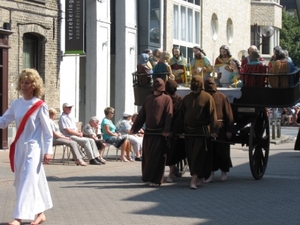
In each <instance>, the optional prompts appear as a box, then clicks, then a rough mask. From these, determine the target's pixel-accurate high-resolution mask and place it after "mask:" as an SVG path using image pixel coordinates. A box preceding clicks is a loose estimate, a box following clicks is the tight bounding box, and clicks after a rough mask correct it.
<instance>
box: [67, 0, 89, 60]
mask: <svg viewBox="0 0 300 225" xmlns="http://www.w3.org/2000/svg"><path fill="white" fill-rule="evenodd" d="M84 2H85V1H84V0H66V18H65V23H66V30H65V32H66V38H65V54H85V51H84Z"/></svg>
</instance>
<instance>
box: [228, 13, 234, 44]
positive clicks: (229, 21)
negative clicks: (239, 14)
mask: <svg viewBox="0 0 300 225" xmlns="http://www.w3.org/2000/svg"><path fill="white" fill-rule="evenodd" d="M232 37H233V24H232V20H231V19H228V20H227V41H228V43H229V44H231V43H232Z"/></svg>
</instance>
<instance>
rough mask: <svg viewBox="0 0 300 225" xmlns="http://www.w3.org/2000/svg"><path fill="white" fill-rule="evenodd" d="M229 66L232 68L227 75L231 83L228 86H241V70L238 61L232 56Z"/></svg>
mask: <svg viewBox="0 0 300 225" xmlns="http://www.w3.org/2000/svg"><path fill="white" fill-rule="evenodd" d="M229 64H230V68H231V69H232V70H233V71H232V73H231V74H230V77H229V83H231V85H230V87H235V88H236V87H242V86H243V81H242V80H241V75H240V72H241V70H242V68H241V65H240V62H239V61H238V60H237V59H235V58H233V59H231V60H230V62H229Z"/></svg>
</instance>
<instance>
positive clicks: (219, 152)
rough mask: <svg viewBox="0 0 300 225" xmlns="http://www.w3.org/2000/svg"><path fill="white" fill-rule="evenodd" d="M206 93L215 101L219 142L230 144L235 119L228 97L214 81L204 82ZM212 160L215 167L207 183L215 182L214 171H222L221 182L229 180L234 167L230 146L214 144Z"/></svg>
mask: <svg viewBox="0 0 300 225" xmlns="http://www.w3.org/2000/svg"><path fill="white" fill-rule="evenodd" d="M204 88H205V91H206V92H208V93H209V94H211V96H212V97H213V99H214V101H215V105H216V111H217V118H218V128H219V133H218V138H217V140H220V141H224V142H226V141H227V142H228V141H229V139H230V138H231V136H232V129H233V127H234V118H233V114H232V110H231V105H230V103H229V101H228V99H227V97H226V96H225V95H224V94H223V93H221V92H218V91H217V86H216V84H215V82H214V81H213V79H211V78H208V79H207V80H206V81H205V82H204ZM211 147H212V160H213V163H212V164H213V167H212V173H211V176H210V177H209V178H208V179H207V180H206V181H205V182H212V181H214V171H217V170H218V169H220V170H221V171H222V175H221V180H222V181H225V180H226V179H227V174H226V172H229V168H230V167H232V163H231V159H230V144H227V143H221V142H212V143H211Z"/></svg>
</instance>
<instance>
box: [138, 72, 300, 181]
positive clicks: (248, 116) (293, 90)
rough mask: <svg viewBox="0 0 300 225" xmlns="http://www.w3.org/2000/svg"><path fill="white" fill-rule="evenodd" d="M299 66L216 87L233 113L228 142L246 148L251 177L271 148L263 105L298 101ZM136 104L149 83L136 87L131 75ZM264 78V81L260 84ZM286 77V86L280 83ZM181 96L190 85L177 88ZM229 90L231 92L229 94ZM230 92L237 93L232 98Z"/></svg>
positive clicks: (260, 172)
mask: <svg viewBox="0 0 300 225" xmlns="http://www.w3.org/2000/svg"><path fill="white" fill-rule="evenodd" d="M299 76H300V69H299V68H296V69H295V70H294V72H293V73H290V74H280V75H275V74H243V78H245V79H252V81H254V82H251V83H252V84H254V86H252V87H248V86H247V85H245V86H243V87H242V88H233V89H232V88H218V91H220V92H223V93H224V94H225V95H226V96H227V97H229V98H230V100H231V101H230V102H231V107H232V111H233V115H234V124H235V125H234V130H232V133H233V137H232V139H231V142H233V143H240V144H242V145H246V146H248V148H249V164H250V169H251V173H252V176H253V177H254V178H255V179H257V180H259V179H261V178H262V177H263V175H264V173H265V171H266V168H267V164H268V157H269V150H270V123H269V119H268V115H267V110H266V108H283V107H291V106H294V105H296V104H297V103H298V102H299V101H300V82H299ZM133 77H134V79H133V81H134V85H133V87H134V95H135V105H139V106H141V105H142V104H143V102H144V99H145V98H146V96H147V95H149V94H151V86H148V87H139V86H138V85H137V83H136V82H135V81H136V79H137V76H136V74H133ZM272 78H276V80H277V82H278V87H277V88H272V87H271V86H270V85H269V83H268V80H269V79H272ZM261 80H263V81H265V82H264V83H263V84H261V83H259V82H261ZM283 80H285V81H286V80H288V83H289V84H288V86H287V87H281V85H280V84H281V82H282V81H283ZM179 89H180V95H181V96H184V95H185V94H188V93H189V92H190V90H189V88H182V87H181V88H179ZM228 93H230V94H228ZM232 93H235V94H236V96H238V97H234V98H232V96H229V95H232Z"/></svg>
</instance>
